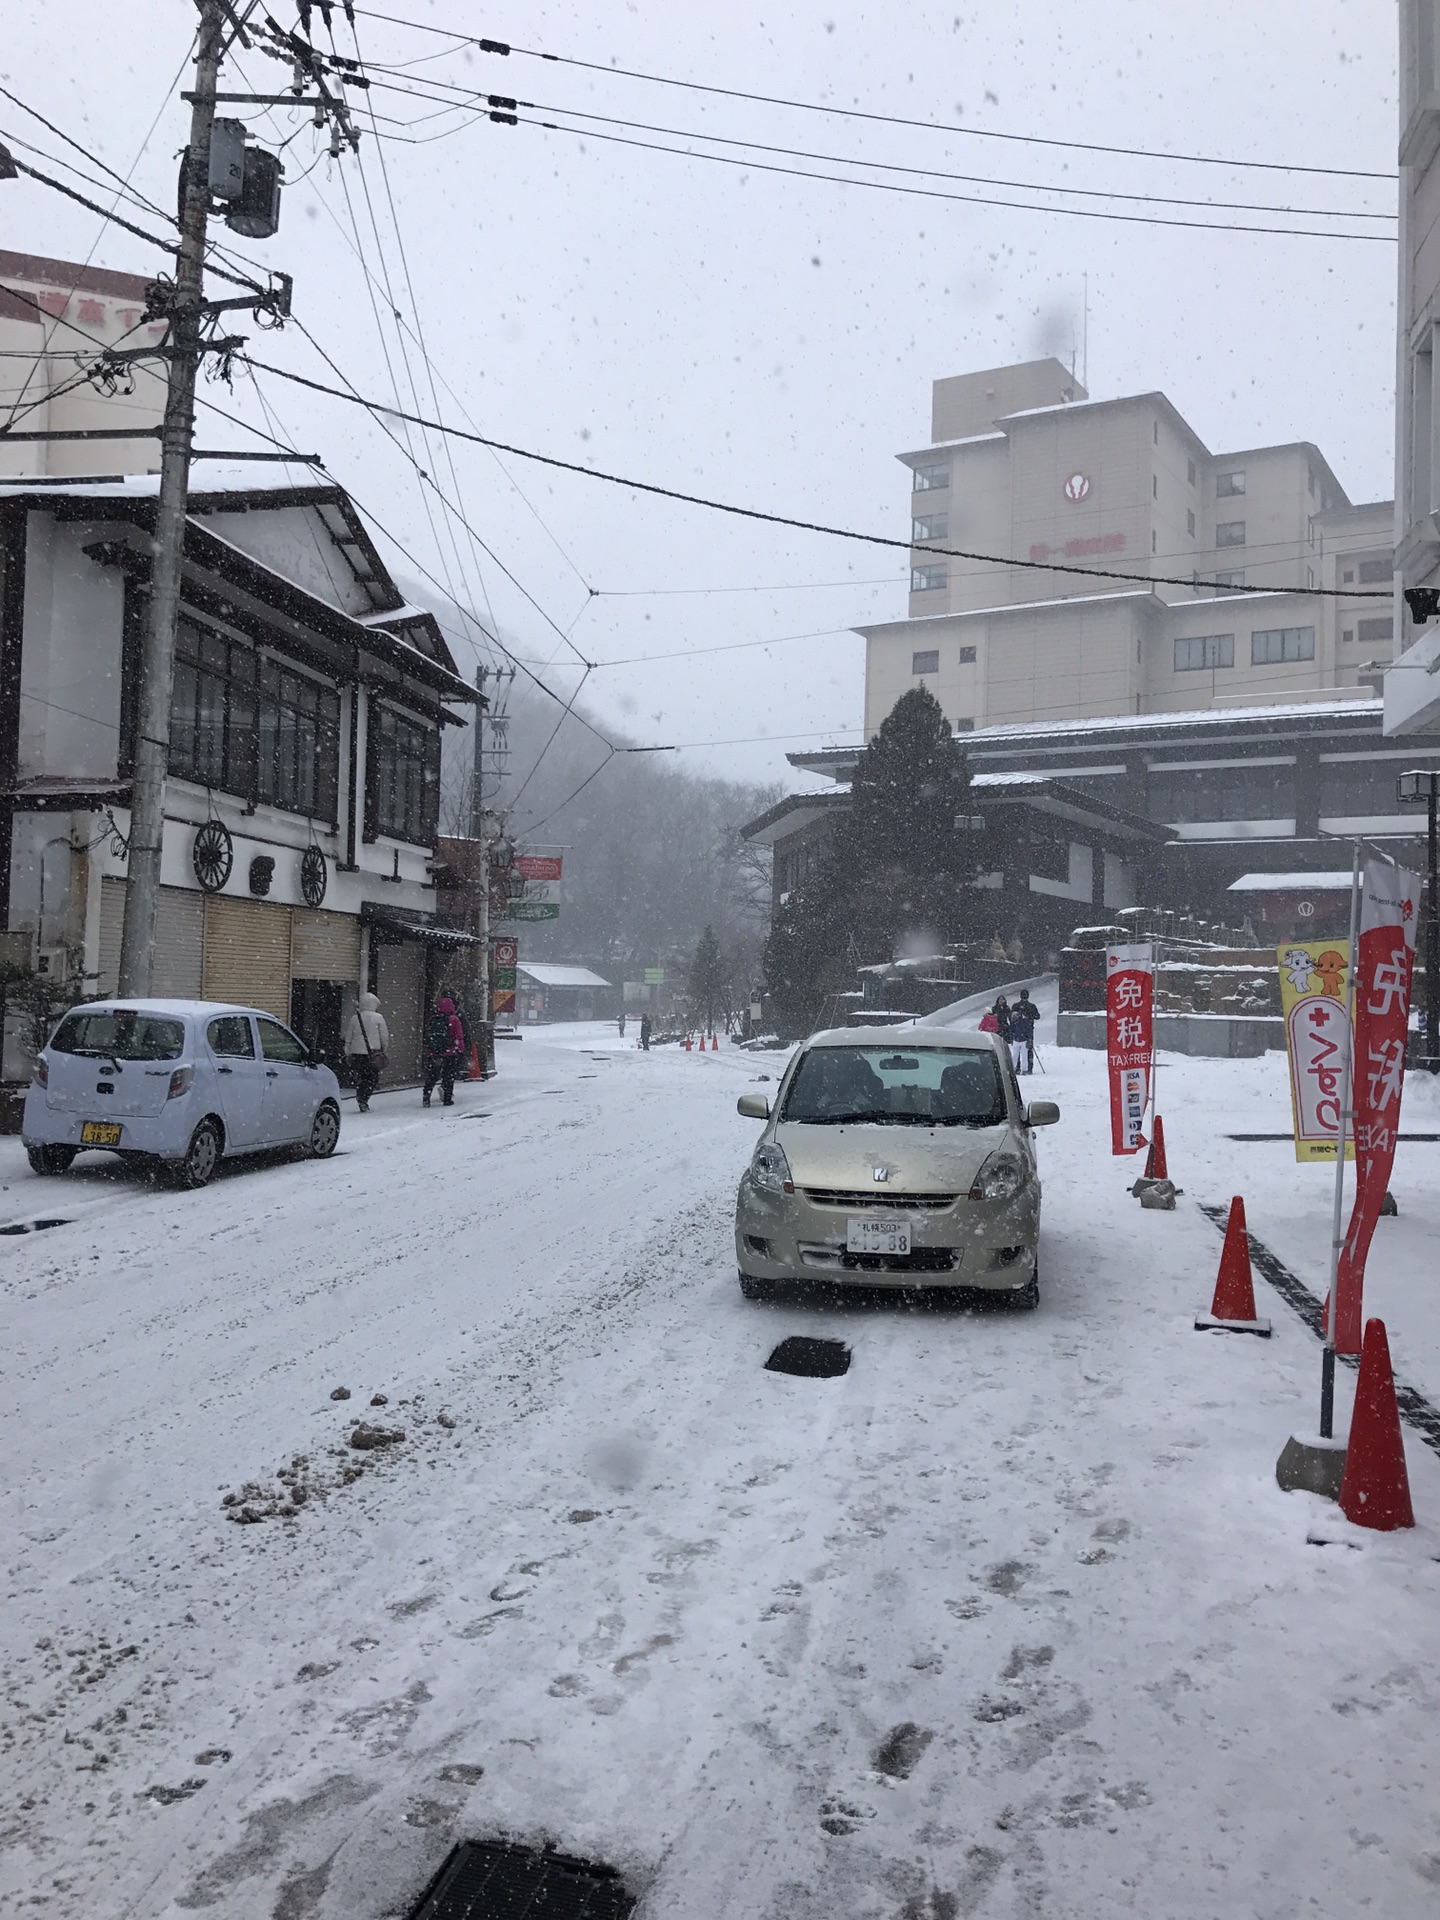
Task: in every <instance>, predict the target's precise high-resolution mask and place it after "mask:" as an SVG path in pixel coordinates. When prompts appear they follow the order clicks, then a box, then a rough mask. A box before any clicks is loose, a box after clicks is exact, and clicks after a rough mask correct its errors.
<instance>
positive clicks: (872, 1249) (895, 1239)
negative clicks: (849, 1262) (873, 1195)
mask: <svg viewBox="0 0 1440 1920" xmlns="http://www.w3.org/2000/svg"><path fill="white" fill-rule="evenodd" d="M845 1251H846V1252H847V1253H893V1254H907V1253H909V1251H910V1222H909V1221H908V1220H847V1221H846V1222H845Z"/></svg>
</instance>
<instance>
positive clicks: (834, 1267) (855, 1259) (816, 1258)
mask: <svg viewBox="0 0 1440 1920" xmlns="http://www.w3.org/2000/svg"><path fill="white" fill-rule="evenodd" d="M796 1251H797V1252H798V1253H799V1255H800V1258H801V1260H802V1261H803V1262H804V1264H805V1265H806V1266H807V1267H820V1268H822V1269H828V1270H829V1271H830V1272H831V1273H917V1274H918V1273H954V1272H956V1271H957V1269H958V1268H959V1265H960V1261H961V1257H962V1255H961V1249H960V1248H959V1247H916V1248H915V1249H914V1250H913V1252H911V1253H850V1252H847V1250H846V1249H845V1248H844V1247H831V1246H818V1245H816V1244H815V1243H814V1242H813V1241H805V1240H802V1241H800V1242H799V1244H798V1246H797V1248H796Z"/></svg>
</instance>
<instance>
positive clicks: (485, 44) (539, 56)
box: [356, 7, 1396, 181]
mask: <svg viewBox="0 0 1440 1920" xmlns="http://www.w3.org/2000/svg"><path fill="white" fill-rule="evenodd" d="M356 12H357V13H363V14H364V15H365V16H366V17H367V18H368V19H371V20H384V21H387V22H388V23H389V24H390V25H391V26H397V27H408V28H410V30H411V31H412V32H416V33H443V34H445V35H446V36H447V37H449V38H453V39H457V40H460V41H463V42H464V43H466V44H468V45H469V46H472V47H477V48H478V49H479V50H480V52H481V53H493V54H504V55H508V54H512V53H515V54H520V55H521V56H522V57H524V58H527V59H531V60H544V61H547V62H550V63H552V64H554V65H558V66H565V67H576V68H579V69H581V70H583V71H585V72H588V73H603V74H605V75H606V76H607V77H618V78H620V79H625V80H643V81H645V82H647V83H648V84H649V85H652V86H663V87H677V88H680V89H682V90H683V91H684V92H687V93H708V94H714V95H716V96H717V97H718V98H721V99H726V100H750V101H754V102H756V103H757V104H759V105H761V106H770V107H789V108H793V109H795V110H796V111H798V112H801V113H823V114H829V115H832V116H833V117H835V118H837V119H843V120H866V121H871V122H874V123H876V124H878V125H882V126H892V127H920V128H923V129H924V130H925V131H927V132H930V133H946V134H958V135H960V136H962V137H963V138H966V139H971V140H1005V141H1010V142H1013V143H1015V144H1017V145H1019V146H1027V147H1054V148H1058V149H1060V150H1061V151H1063V152H1067V153H1107V154H1118V155H1120V156H1122V157H1124V158H1127V159H1132V160H1159V161H1163V162H1179V163H1183V164H1185V165H1187V166H1201V167H1228V168H1234V169H1239V168H1244V169H1247V170H1250V171H1254V172H1261V173H1303V174H1314V175H1317V176H1319V177H1323V178H1330V179H1343V180H1387V181H1394V180H1395V178H1396V176H1395V174H1393V173H1373V172H1366V171H1364V170H1362V169H1359V168H1355V167H1312V166H1304V165H1300V164H1297V163H1294V162H1289V161H1283V160H1240V159H1236V158H1234V157H1233V156H1226V155H1223V154H1213V153H1162V152H1157V151H1156V150H1155V149H1154V148H1150V147H1120V146H1110V145H1106V144H1103V143H1101V142H1098V141H1092V140H1056V139H1052V138H1048V137H1046V136H1044V135H1041V134H1034V133H1003V132H1000V131H998V130H997V129H995V128H993V127H962V126H958V125H956V124H954V123H953V122H948V121H942V120H912V119H908V118H906V117H905V116H903V115H901V114H894V113H870V112H866V111H864V110H862V109H861V108H859V107H835V106H827V105H826V104H825V103H823V102H821V101H817V100H792V99H789V98H787V97H785V96H784V95H781V94H771V93H752V92H749V91H747V90H745V89H744V88H741V87H717V86H712V85H708V84H706V83H705V82H703V81H699V80H679V79H676V78H675V77H674V76H673V75H670V74H663V73H646V72H643V71H641V70H640V69H637V68H634V67H617V66H611V65H609V64H608V63H604V62H601V61H599V60H580V59H576V58H575V57H574V56H573V55H569V54H561V53H543V52H541V51H539V50H538V49H537V48H534V47H517V46H513V45H508V44H507V43H506V42H504V41H500V40H484V39H479V38H476V37H475V36H474V35H471V34H455V33H454V32H453V30H452V29H450V28H446V27H433V26H430V25H429V24H428V23H427V22H425V21H421V20H404V19H401V18H399V17H398V16H397V15H395V14H390V13H376V12H375V11H373V10H372V9H371V8H369V7H357V8H356Z"/></svg>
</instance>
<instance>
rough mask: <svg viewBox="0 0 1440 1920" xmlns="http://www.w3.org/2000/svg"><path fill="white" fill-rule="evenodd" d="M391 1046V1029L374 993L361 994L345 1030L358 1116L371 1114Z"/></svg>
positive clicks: (346, 1049)
mask: <svg viewBox="0 0 1440 1920" xmlns="http://www.w3.org/2000/svg"><path fill="white" fill-rule="evenodd" d="M389 1044H390V1029H389V1027H387V1026H386V1024H385V1016H384V1014H383V1013H381V1011H380V1002H379V1001H378V1000H377V999H376V998H375V995H374V994H373V993H362V994H361V996H360V1001H359V1005H358V1006H357V1007H356V1009H355V1011H354V1013H352V1014H351V1016H350V1024H349V1025H348V1026H347V1027H346V1029H345V1051H346V1053H347V1054H348V1055H349V1056H350V1071H351V1073H352V1075H353V1076H354V1080H355V1104H356V1105H357V1106H358V1107H359V1109H360V1111H361V1113H368V1112H369V1111H370V1096H371V1094H373V1093H374V1091H375V1083H376V1082H377V1081H378V1080H379V1078H380V1075H381V1074H382V1073H383V1072H384V1069H385V1049H386V1048H387V1047H388V1046H389Z"/></svg>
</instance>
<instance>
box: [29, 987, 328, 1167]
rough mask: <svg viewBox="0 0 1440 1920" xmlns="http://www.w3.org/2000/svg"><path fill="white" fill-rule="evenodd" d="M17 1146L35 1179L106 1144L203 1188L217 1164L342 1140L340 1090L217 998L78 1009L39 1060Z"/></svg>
mask: <svg viewBox="0 0 1440 1920" xmlns="http://www.w3.org/2000/svg"><path fill="white" fill-rule="evenodd" d="M20 1132H21V1137H22V1138H23V1140H24V1142H25V1150H26V1152H27V1153H28V1154H29V1156H30V1165H31V1166H32V1167H33V1168H34V1169H35V1171H36V1173H64V1172H65V1171H66V1169H67V1168H68V1167H69V1166H70V1163H71V1162H72V1161H73V1160H74V1158H75V1156H76V1154H77V1153H79V1152H80V1151H81V1150H82V1149H83V1148H86V1147H101V1148H105V1149H108V1150H109V1151H110V1152H112V1153H118V1154H120V1155H121V1156H122V1157H129V1156H134V1157H135V1158H137V1159H143V1160H149V1161H159V1162H160V1164H161V1165H162V1166H163V1167H164V1168H165V1169H166V1170H167V1171H168V1172H170V1173H171V1174H172V1175H173V1177H174V1179H175V1180H176V1181H177V1183H178V1184H179V1185H180V1186H183V1187H203V1186H204V1185H205V1183H206V1181H208V1180H209V1178H210V1176H211V1175H212V1174H213V1173H214V1171H215V1168H216V1165H217V1163H218V1162H219V1161H220V1159H221V1158H222V1156H226V1155H231V1154H240V1153H258V1152H260V1151H261V1150H263V1149H264V1148H267V1147H285V1146H303V1147H305V1148H306V1149H307V1150H308V1151H309V1153H310V1154H312V1155H313V1156H314V1157H315V1158H316V1159H319V1160H324V1159H327V1158H328V1157H329V1156H330V1155H331V1154H332V1153H333V1152H334V1151H335V1146H336V1143H337V1141H338V1140H339V1138H340V1083H339V1081H338V1080H337V1079H336V1078H335V1075H334V1074H333V1073H332V1072H331V1071H330V1069H329V1067H326V1066H322V1065H321V1064H320V1062H319V1061H318V1060H315V1059H312V1058H311V1055H310V1051H309V1049H308V1048H307V1047H306V1045H305V1043H304V1042H303V1041H302V1040H299V1039H297V1038H296V1036H295V1035H294V1034H293V1033H292V1032H291V1031H290V1029H289V1028H288V1027H287V1026H285V1025H283V1024H282V1023H281V1022H280V1021H279V1020H277V1019H276V1018H275V1017H274V1015H273V1014H269V1013H262V1012H261V1011H260V1010H259V1009H258V1008H256V1007H233V1006H226V1005H222V1004H217V1003H216V1002H214V1001H211V1000H102V1001H95V1002H93V1003H91V1004H88V1005H86V1006H79V1007H72V1008H71V1009H70V1011H69V1012H68V1013H67V1014H66V1015H65V1017H64V1019H63V1020H62V1021H61V1022H60V1024H59V1026H58V1027H56V1029H55V1031H54V1033H52V1034H51V1036H50V1039H49V1041H48V1042H47V1043H46V1045H45V1046H44V1047H43V1048H42V1049H41V1051H40V1053H39V1055H38V1057H37V1058H36V1061H35V1076H34V1078H33V1080H32V1081H31V1083H30V1089H29V1091H28V1093H27V1094H26V1096H25V1117H24V1121H23V1122H22V1125H21V1129H20Z"/></svg>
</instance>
